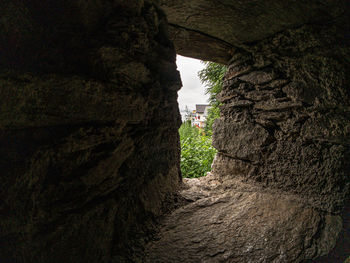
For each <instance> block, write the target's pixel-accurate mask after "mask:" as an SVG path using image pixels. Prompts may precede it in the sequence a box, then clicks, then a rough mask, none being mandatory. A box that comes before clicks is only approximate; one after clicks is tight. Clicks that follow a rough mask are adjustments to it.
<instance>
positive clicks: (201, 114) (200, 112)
mask: <svg viewBox="0 0 350 263" xmlns="http://www.w3.org/2000/svg"><path fill="white" fill-rule="evenodd" d="M209 108H210V105H209V104H196V110H195V112H194V113H195V116H194V118H193V120H192V126H197V127H198V128H204V126H205V121H206V119H207V117H208V109H209Z"/></svg>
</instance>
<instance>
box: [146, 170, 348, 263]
mask: <svg viewBox="0 0 350 263" xmlns="http://www.w3.org/2000/svg"><path fill="white" fill-rule="evenodd" d="M242 179H243V178H237V177H236V178H234V179H232V178H230V177H218V176H215V175H212V174H210V175H208V176H206V177H202V178H200V179H185V186H184V190H182V191H181V195H182V197H183V198H184V199H185V200H186V201H187V202H188V204H186V205H185V206H182V207H181V208H179V209H177V210H175V211H174V212H173V213H172V214H170V215H169V216H167V217H166V218H165V220H164V221H163V225H162V228H161V231H160V232H159V234H158V236H157V237H156V241H154V242H153V243H151V244H150V245H149V247H148V249H149V250H148V258H147V260H146V262H152V263H153V262H159V263H160V262H169V263H170V262H188V263H197V262H237V263H238V262H239V263H245V262H254V263H258V262H271V263H272V262H293V263H297V262H302V261H303V260H304V259H306V258H313V257H317V256H320V255H323V254H327V253H328V251H329V250H330V249H331V248H332V247H333V246H334V245H335V241H336V239H337V237H338V233H339V231H340V229H341V227H342V223H341V217H340V216H339V215H332V214H329V213H324V212H320V211H319V210H317V209H315V208H313V207H312V206H310V205H309V204H307V203H305V202H304V201H303V200H302V199H300V198H299V197H298V196H297V195H292V194H285V193H283V192H281V191H271V190H268V189H266V188H261V186H259V185H258V184H256V185H252V184H247V183H244V182H243V181H242ZM323 222H325V224H324V223H323Z"/></svg>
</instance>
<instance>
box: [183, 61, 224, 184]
mask: <svg viewBox="0 0 350 263" xmlns="http://www.w3.org/2000/svg"><path fill="white" fill-rule="evenodd" d="M177 66H178V70H179V71H180V74H181V79H182V84H183V87H182V89H181V90H180V91H179V93H178V104H179V110H180V113H181V120H182V125H181V127H180V129H179V134H180V144H181V163H180V166H181V172H182V176H183V177H186V178H197V177H202V176H205V175H206V174H207V172H210V170H211V165H212V162H213V159H214V156H215V155H216V153H217V150H216V149H215V148H214V147H213V146H212V135H213V131H212V126H213V122H214V120H215V119H216V118H217V117H219V103H218V102H217V100H216V95H217V93H218V92H220V91H221V86H222V83H221V79H222V75H223V73H224V72H221V71H223V69H224V66H222V65H219V64H216V63H212V62H203V61H200V60H197V59H192V58H187V57H183V56H179V55H178V56H177ZM219 71H220V72H219Z"/></svg>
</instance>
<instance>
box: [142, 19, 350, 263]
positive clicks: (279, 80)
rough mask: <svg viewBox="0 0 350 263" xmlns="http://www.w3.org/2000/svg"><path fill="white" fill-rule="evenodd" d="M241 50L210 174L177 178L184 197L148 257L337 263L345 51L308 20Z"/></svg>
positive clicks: (346, 249)
mask: <svg viewBox="0 0 350 263" xmlns="http://www.w3.org/2000/svg"><path fill="white" fill-rule="evenodd" d="M330 36H332V37H330ZM330 46H332V49H329V47H330ZM250 50H252V51H251V52H247V51H238V50H237V51H236V54H235V55H234V56H233V58H232V59H231V61H230V64H229V67H228V71H227V73H226V76H225V78H224V85H223V90H222V92H221V93H220V94H219V97H218V99H219V100H220V101H221V103H222V107H221V114H220V118H219V119H217V120H216V121H215V124H214V128H213V145H214V146H215V147H216V148H217V149H218V151H219V153H218V154H217V156H216V158H215V160H214V162H213V166H212V172H211V173H212V174H210V175H208V176H207V177H204V178H201V179H189V180H188V179H187V180H185V189H184V190H183V191H181V195H182V197H183V198H184V199H185V200H187V201H188V202H189V203H187V204H185V205H183V206H182V207H181V208H179V209H176V210H175V211H174V212H173V213H172V214H170V215H169V216H167V217H166V218H165V220H164V221H163V222H162V225H161V228H160V231H159V234H158V236H157V238H156V239H155V241H153V242H151V243H150V244H149V245H148V250H147V257H146V259H147V260H148V261H147V262H174V263H175V262H193V263H195V262H243V263H244V262H247V263H248V262H290V263H296V262H306V261H307V260H310V261H307V262H339V263H342V262H343V261H344V260H345V258H346V256H347V255H349V253H350V243H349V221H348V216H347V214H346V213H348V211H349V208H348V203H349V201H348V200H349V185H350V180H349V176H350V162H349V159H350V141H349V138H350V133H349V132H350V115H349V113H350V111H349V110H350V103H349V102H350V93H349V90H350V89H349V76H350V72H349V67H348V65H347V63H346V62H345V61H344V60H343V59H344V58H347V57H349V55H350V50H349V47H348V46H347V44H346V42H344V38H343V35H342V34H337V31H336V30H335V28H333V27H329V26H327V27H325V26H311V25H309V26H303V27H300V28H298V29H293V30H287V31H284V32H281V33H278V34H276V35H274V36H273V37H271V38H268V39H266V40H263V41H260V42H257V43H255V44H254V45H252V46H250ZM287 51H288V52H287ZM339 54H343V56H344V57H343V58H340V57H339ZM341 65H342V66H341ZM344 205H345V206H346V209H345V211H343V208H344ZM342 216H343V219H344V220H342ZM337 241H338V242H337ZM330 252H331V253H330ZM329 253H330V255H329V256H327V255H328V254H329ZM322 256H323V257H322ZM320 257H322V258H321V259H319V258H320ZM312 260H315V261H312Z"/></svg>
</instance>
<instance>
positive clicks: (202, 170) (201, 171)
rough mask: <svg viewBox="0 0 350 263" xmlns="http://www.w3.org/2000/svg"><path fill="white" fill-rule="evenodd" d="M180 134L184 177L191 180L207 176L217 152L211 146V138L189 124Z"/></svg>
mask: <svg viewBox="0 0 350 263" xmlns="http://www.w3.org/2000/svg"><path fill="white" fill-rule="evenodd" d="M179 133H180V143H181V164H180V165H181V172H182V176H183V177H190V178H196V177H201V176H205V175H206V173H207V172H209V171H210V170H211V164H212V162H213V159H214V156H215V154H216V152H217V151H216V149H215V148H214V147H213V146H212V145H211V142H212V139H211V137H209V136H205V135H204V133H203V132H202V131H201V130H200V129H198V128H196V127H192V126H191V124H190V123H188V122H187V123H183V124H182V125H181V127H180V129H179Z"/></svg>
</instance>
